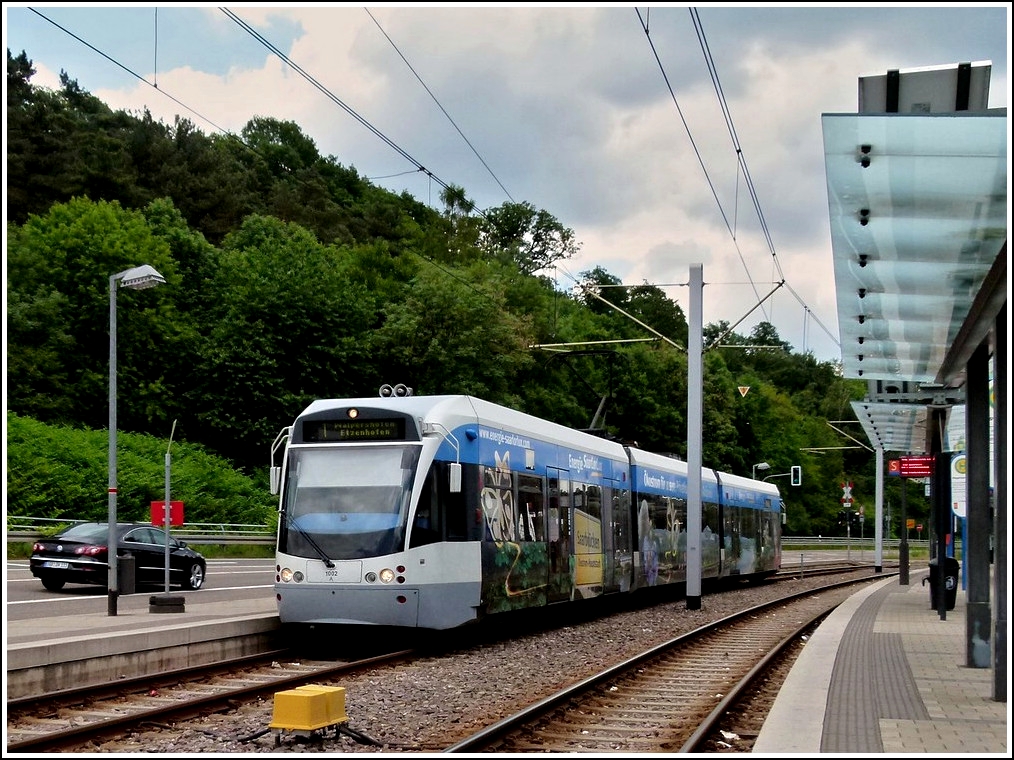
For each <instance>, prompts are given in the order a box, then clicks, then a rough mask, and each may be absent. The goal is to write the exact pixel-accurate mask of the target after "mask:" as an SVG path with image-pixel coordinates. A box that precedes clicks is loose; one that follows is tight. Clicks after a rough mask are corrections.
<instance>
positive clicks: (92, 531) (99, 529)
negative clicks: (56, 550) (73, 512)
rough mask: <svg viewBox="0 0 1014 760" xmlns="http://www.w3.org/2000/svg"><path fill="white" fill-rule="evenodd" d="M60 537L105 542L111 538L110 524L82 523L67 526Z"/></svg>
mask: <svg viewBox="0 0 1014 760" xmlns="http://www.w3.org/2000/svg"><path fill="white" fill-rule="evenodd" d="M58 538H66V539H72V540H74V541H94V540H97V541H101V542H102V543H105V541H106V539H108V538H109V525H107V524H106V523H81V524H80V525H74V526H73V527H70V528H67V530H65V531H64V532H63V533H61V534H60V535H59V536H58Z"/></svg>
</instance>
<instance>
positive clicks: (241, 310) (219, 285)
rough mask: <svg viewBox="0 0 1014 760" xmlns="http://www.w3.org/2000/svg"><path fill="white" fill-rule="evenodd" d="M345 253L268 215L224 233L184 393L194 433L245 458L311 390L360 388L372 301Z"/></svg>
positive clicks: (330, 392) (354, 391)
mask: <svg viewBox="0 0 1014 760" xmlns="http://www.w3.org/2000/svg"><path fill="white" fill-rule="evenodd" d="M350 261H351V257H350V256H349V255H348V254H347V252H346V251H344V250H342V249H339V248H333V247H329V246H324V245H321V244H320V243H319V242H317V240H316V239H314V237H313V235H312V234H311V233H309V232H308V231H307V230H305V229H303V228H302V227H300V226H298V225H295V224H285V223H283V222H281V221H279V220H277V219H274V218H270V217H260V216H253V217H250V218H248V219H247V220H246V221H245V222H244V223H243V226H242V227H241V228H240V229H239V230H237V231H236V232H234V233H232V234H231V235H229V236H228V237H227V238H226V240H225V242H224V247H223V250H222V254H221V257H220V260H219V264H218V266H217V267H216V268H215V271H214V277H213V279H212V280H211V281H210V282H208V283H206V284H205V287H206V288H207V289H208V291H209V292H210V293H213V294H214V296H215V298H216V302H215V303H213V304H211V305H209V309H208V311H207V313H206V315H205V325H206V327H205V330H204V334H203V336H202V338H201V345H200V350H199V354H200V358H199V364H198V366H197V368H196V371H195V378H194V385H193V388H192V391H191V396H190V402H191V404H192V406H193V408H194V409H196V410H197V420H196V424H198V425H199V426H200V428H201V440H203V441H204V442H205V443H207V444H208V445H210V446H211V447H212V448H214V449H215V450H216V451H219V452H222V453H228V454H229V455H230V456H231V457H232V458H233V459H234V460H235V461H237V462H240V463H242V464H243V465H251V464H253V463H255V462H259V461H263V458H264V455H265V451H266V447H267V446H268V445H269V443H270V441H271V440H273V439H274V437H275V435H276V434H277V432H278V430H279V429H280V428H281V427H282V426H283V425H285V424H288V422H289V421H290V420H292V419H293V418H294V417H295V416H296V414H298V413H299V412H300V411H302V409H303V407H305V406H306V404H307V403H309V402H310V401H311V400H312V399H314V398H318V397H341V396H357V395H361V394H362V393H363V392H365V391H366V388H365V387H364V377H368V376H369V374H370V373H369V370H368V367H369V365H370V355H369V350H370V344H369V342H368V341H367V340H364V336H366V335H367V334H368V332H369V330H370V329H371V327H372V326H373V325H374V324H375V321H376V317H375V304H374V300H373V297H372V295H371V294H370V293H369V292H368V291H366V290H365V289H364V288H363V287H362V286H360V285H358V284H357V283H355V282H353V281H352V279H351V278H350V276H349V268H350Z"/></svg>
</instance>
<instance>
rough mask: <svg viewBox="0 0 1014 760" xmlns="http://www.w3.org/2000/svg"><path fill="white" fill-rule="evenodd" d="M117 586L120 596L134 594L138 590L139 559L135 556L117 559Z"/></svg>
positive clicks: (127, 555) (125, 555) (130, 555)
mask: <svg viewBox="0 0 1014 760" xmlns="http://www.w3.org/2000/svg"><path fill="white" fill-rule="evenodd" d="M116 585H117V586H119V587H120V594H121V595H122V594H133V593H134V591H135V590H136V589H137V559H136V558H135V557H134V555H133V554H124V555H123V556H122V557H117V558H116Z"/></svg>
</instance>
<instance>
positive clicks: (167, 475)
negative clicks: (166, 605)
mask: <svg viewBox="0 0 1014 760" xmlns="http://www.w3.org/2000/svg"><path fill="white" fill-rule="evenodd" d="M175 434H176V420H173V429H172V430H171V431H169V445H168V446H166V447H165V592H166V593H167V594H168V593H169V524H170V521H169V510H170V507H171V505H170V502H169V480H170V472H171V471H172V464H171V459H170V456H169V449H170V448H172V445H173V436H174V435H175Z"/></svg>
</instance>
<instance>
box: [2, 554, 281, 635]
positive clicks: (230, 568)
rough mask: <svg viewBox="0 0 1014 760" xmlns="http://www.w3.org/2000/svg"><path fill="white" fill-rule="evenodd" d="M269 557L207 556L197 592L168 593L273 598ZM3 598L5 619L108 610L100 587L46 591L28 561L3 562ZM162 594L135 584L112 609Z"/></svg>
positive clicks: (144, 604)
mask: <svg viewBox="0 0 1014 760" xmlns="http://www.w3.org/2000/svg"><path fill="white" fill-rule="evenodd" d="M274 570H275V561H274V559H209V560H208V571H207V575H206V577H205V581H204V586H203V587H202V588H200V589H199V590H197V591H180V590H179V589H177V588H173V589H171V590H170V593H172V594H174V595H176V594H182V595H183V597H184V598H185V599H188V598H190V597H192V596H193V597H197V598H199V599H200V600H201V601H202V602H207V601H211V600H212V599H221V600H222V601H233V600H238V599H255V598H260V599H263V598H270V597H273V596H274V591H273V586H274V580H275V572H274ZM6 587H7V598H6V604H5V605H4V612H5V617H4V620H5V621H8V620H10V621H13V620H29V619H31V618H33V617H52V616H54V615H57V614H60V615H75V614H88V613H101V612H106V611H107V610H108V594H107V593H106V589H105V587H101V586H85V585H77V584H67V585H66V586H64V588H63V590H62V591H47V590H46V589H45V588H43V587H42V582H41V581H40V580H39V579H38V578H35V577H33V576H32V573H31V571H30V570H29V569H28V560H27V559H23V560H7V566H6ZM161 593H165V586H164V585H160V586H152V587H151V588H141V589H138V590H137V593H135V594H130V595H121V596H120V597H118V599H117V609H118V610H123V611H130V610H140V611H145V610H147V609H148V600H149V598H150V597H151V596H152V594H161Z"/></svg>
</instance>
